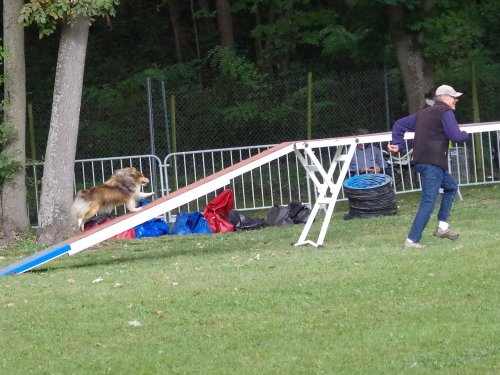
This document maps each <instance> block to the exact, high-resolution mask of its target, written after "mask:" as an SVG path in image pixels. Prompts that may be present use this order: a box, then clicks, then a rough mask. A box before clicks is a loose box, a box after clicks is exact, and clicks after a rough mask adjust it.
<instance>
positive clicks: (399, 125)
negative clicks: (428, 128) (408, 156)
mask: <svg viewBox="0 0 500 375" xmlns="http://www.w3.org/2000/svg"><path fill="white" fill-rule="evenodd" d="M416 118H417V115H416V114H415V113H414V114H412V115H409V116H406V117H403V118H400V119H399V120H396V122H395V123H394V127H393V128H392V144H391V146H396V147H397V148H398V149H397V150H396V151H395V152H397V151H402V150H405V149H406V142H405V133H406V132H414V131H415V126H416V124H417V122H416ZM393 150H394V148H392V149H391V148H389V151H391V152H394V151H393Z"/></svg>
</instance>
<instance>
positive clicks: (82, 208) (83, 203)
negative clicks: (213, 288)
mask: <svg viewBox="0 0 500 375" xmlns="http://www.w3.org/2000/svg"><path fill="white" fill-rule="evenodd" d="M86 196H87V195H86V191H85V190H81V191H79V192H78V193H77V194H76V197H75V200H74V201H73V204H72V205H71V216H72V217H74V218H75V220H77V221H78V224H80V220H82V219H83V217H84V216H85V213H86V212H87V211H88V210H89V208H90V202H89V201H88V199H86Z"/></svg>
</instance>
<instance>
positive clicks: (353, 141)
mask: <svg viewBox="0 0 500 375" xmlns="http://www.w3.org/2000/svg"><path fill="white" fill-rule="evenodd" d="M461 129H462V130H464V131H467V132H468V133H481V132H485V131H500V122H490V123H479V124H469V125H463V126H461ZM405 138H407V139H411V138H413V134H411V133H410V134H409V133H407V134H406V137H405ZM390 140H391V134H390V133H378V134H369V135H363V136H356V137H339V138H328V139H319V140H307V141H297V142H284V143H281V144H278V145H277V146H274V147H272V148H270V149H268V150H265V151H263V152H261V153H259V154H257V155H254V156H252V157H250V158H248V159H246V160H243V161H241V162H239V163H237V164H234V165H232V166H230V167H227V168H225V169H223V170H221V171H219V172H217V173H214V174H213V175H210V176H208V177H206V178H203V179H201V180H199V181H197V182H195V183H192V184H190V185H188V186H185V187H183V188H180V189H179V190H177V191H175V192H172V193H170V194H168V195H166V196H164V197H161V198H158V199H156V200H155V201H153V202H151V203H150V204H148V205H146V206H144V207H143V209H142V210H140V211H137V212H130V213H127V214H125V215H122V216H120V217H118V218H115V219H113V220H111V221H109V222H107V223H104V224H103V225H100V226H98V227H95V228H93V229H90V230H88V231H85V232H82V233H79V234H77V235H75V236H74V237H71V238H69V239H67V240H66V241H63V242H61V243H58V244H55V245H52V246H50V247H48V248H46V249H44V250H42V251H40V252H38V253H35V254H33V255H31V256H29V257H27V258H24V259H22V260H19V261H17V262H15V263H13V264H11V265H9V266H7V267H4V268H1V269H0V277H3V276H7V275H11V274H20V273H23V272H26V271H29V270H31V269H33V268H35V267H38V266H40V265H42V264H44V263H47V262H49V261H51V260H54V259H56V258H58V257H60V256H62V255H65V254H67V255H74V254H76V253H78V252H80V251H83V250H85V249H88V248H89V247H91V246H93V245H96V244H98V243H100V242H102V241H105V240H107V239H109V238H111V237H113V236H115V235H117V234H119V233H122V232H123V231H125V230H128V229H130V228H134V227H135V226H137V225H140V224H142V223H144V222H146V221H148V220H151V219H154V218H156V217H158V216H160V215H163V214H164V213H165V212H168V211H172V210H174V209H176V208H178V207H180V206H182V205H184V204H187V203H189V202H191V201H193V200H195V199H197V198H199V197H202V196H203V195H206V194H207V192H212V191H216V190H217V189H219V188H222V187H224V186H227V185H229V184H230V181H231V180H232V179H234V178H236V177H238V176H240V175H242V174H244V173H247V172H249V171H251V170H253V169H255V168H258V167H260V166H262V165H265V164H267V163H269V162H272V161H273V160H276V159H279V158H280V157H282V156H284V155H287V154H289V153H292V152H293V153H295V154H296V156H297V158H298V160H299V161H300V163H301V164H302V165H303V167H304V168H305V171H306V173H307V175H308V177H309V178H310V180H311V181H312V183H313V184H314V186H315V189H316V192H317V198H316V201H315V203H314V205H313V207H312V209H311V214H310V216H309V219H308V221H307V222H306V224H305V225H304V228H303V230H302V233H301V235H300V237H299V239H298V241H297V242H296V243H294V244H293V245H294V246H301V245H306V244H308V245H312V246H314V247H319V246H322V245H323V242H324V239H325V236H326V233H327V230H328V226H329V224H330V221H331V218H332V214H333V211H334V208H335V203H336V202H337V198H338V195H339V193H340V191H341V188H342V183H343V181H344V178H345V176H346V174H347V171H348V168H349V163H350V162H351V160H352V157H353V155H354V152H355V149H356V145H357V144H358V143H373V142H388V141H390ZM323 147H336V151H335V154H334V156H333V158H332V160H330V165H329V168H328V170H325V168H324V167H323V165H322V163H321V162H320V160H319V159H318V157H317V156H316V154H315V150H317V149H319V148H323ZM337 169H338V173H337V174H336V173H335V171H336V170H337ZM334 176H336V177H334ZM320 209H322V210H324V211H325V216H324V218H323V222H322V224H321V229H320V232H319V236H318V238H317V240H316V241H313V240H311V239H308V235H309V231H310V229H311V226H312V224H313V222H314V221H315V219H316V216H317V214H318V212H319V211H320Z"/></svg>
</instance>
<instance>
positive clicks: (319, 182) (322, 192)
mask: <svg viewBox="0 0 500 375" xmlns="http://www.w3.org/2000/svg"><path fill="white" fill-rule="evenodd" d="M358 142H359V140H358V139H357V138H352V139H351V140H347V141H346V142H345V144H343V145H338V146H337V149H336V151H335V155H334V156H333V159H332V161H331V163H330V167H329V168H328V171H325V168H323V166H322V164H321V162H320V161H319V160H318V158H317V157H316V155H315V154H314V150H313V149H312V148H311V147H310V145H309V144H308V143H304V145H303V147H300V149H302V150H303V151H304V153H305V155H306V156H307V158H306V157H304V155H302V153H301V152H300V150H299V148H298V147H295V148H294V152H295V155H297V158H298V159H299V161H300V162H301V164H302V165H303V166H304V169H305V170H306V172H307V175H308V176H309V178H310V179H311V181H312V182H313V183H314V186H315V188H316V190H317V192H318V196H317V198H316V202H315V203H314V206H313V207H312V210H311V214H310V215H309V218H308V220H307V222H306V224H305V226H304V229H303V230H302V234H301V235H300V237H299V240H298V241H297V242H296V243H295V244H294V246H301V245H306V244H309V245H312V246H314V247H319V246H322V245H323V241H324V239H325V236H326V232H327V230H328V225H329V224H330V220H331V218H332V214H333V209H334V208H335V203H337V198H338V195H339V193H340V190H341V189H342V184H343V182H344V178H345V176H346V174H347V171H348V169H349V164H350V162H351V160H352V158H353V156H354V152H355V150H356V146H357V143H358ZM344 149H345V151H346V152H344ZM308 160H310V162H308ZM337 167H339V168H340V172H339V174H338V176H337V178H336V180H335V178H334V173H335V170H336V169H337ZM316 173H319V175H320V176H319V177H320V178H318V176H316ZM334 180H335V181H334ZM322 207H325V208H326V213H325V218H324V219H323V224H322V225H321V230H320V233H319V237H318V240H317V241H316V242H314V241H311V240H308V239H307V236H308V234H309V231H310V229H311V226H312V224H313V222H314V220H315V219H316V216H317V214H318V212H319V210H320V209H321V208H322Z"/></svg>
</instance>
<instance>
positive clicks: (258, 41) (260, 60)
mask: <svg viewBox="0 0 500 375" xmlns="http://www.w3.org/2000/svg"><path fill="white" fill-rule="evenodd" d="M261 24H262V21H261V18H260V9H259V4H258V3H257V4H256V5H255V26H256V27H259V26H260V25H261ZM255 59H256V60H257V65H258V66H260V67H262V66H263V65H264V47H263V43H262V36H261V35H260V34H259V35H257V36H256V38H255Z"/></svg>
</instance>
